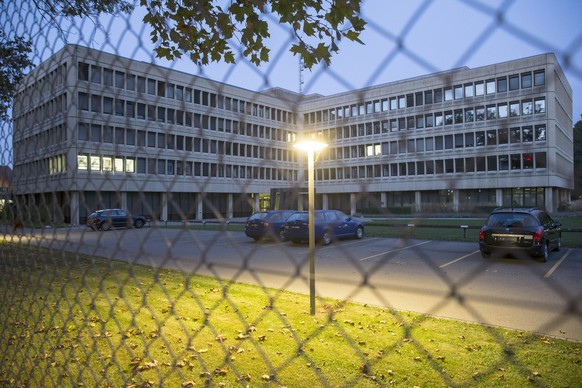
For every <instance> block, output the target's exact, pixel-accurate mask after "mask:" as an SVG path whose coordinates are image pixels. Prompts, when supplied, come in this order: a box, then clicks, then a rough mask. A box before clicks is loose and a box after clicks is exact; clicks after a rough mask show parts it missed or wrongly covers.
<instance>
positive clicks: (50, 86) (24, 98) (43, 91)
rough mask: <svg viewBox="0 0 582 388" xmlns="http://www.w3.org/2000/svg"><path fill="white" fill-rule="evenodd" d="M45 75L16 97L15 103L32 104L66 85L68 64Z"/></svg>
mask: <svg viewBox="0 0 582 388" xmlns="http://www.w3.org/2000/svg"><path fill="white" fill-rule="evenodd" d="M43 74H44V75H43V76H42V77H39V78H35V79H34V83H31V84H29V85H28V86H27V87H26V88H25V89H23V90H21V91H20V92H18V93H17V94H16V95H15V96H14V101H15V102H16V101H20V102H21V103H25V102H27V103H28V104H31V103H33V102H37V100H38V99H39V98H40V97H41V96H44V95H47V94H51V93H53V92H54V91H55V89H57V88H58V87H60V86H63V85H65V75H66V74H67V64H66V63H63V64H61V65H59V66H57V67H56V68H55V69H53V70H51V71H48V72H44V73H43Z"/></svg>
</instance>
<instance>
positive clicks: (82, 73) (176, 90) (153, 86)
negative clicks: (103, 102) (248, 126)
mask: <svg viewBox="0 0 582 388" xmlns="http://www.w3.org/2000/svg"><path fill="white" fill-rule="evenodd" d="M78 66H79V67H78V79H79V81H87V82H90V83H94V84H99V85H104V86H111V87H116V88H119V89H124V90H127V91H131V92H137V93H143V94H149V95H152V96H157V97H162V98H167V99H171V100H177V101H183V102H187V103H193V104H198V105H202V106H207V107H211V108H218V109H224V110H228V111H232V112H237V113H243V114H247V115H251V116H256V117H261V118H265V119H269V120H275V121H279V122H283V123H293V124H296V123H297V119H296V117H295V115H294V114H293V113H292V112H289V111H286V110H282V109H277V108H272V107H269V106H265V105H261V104H256V103H253V102H250V101H245V100H241V99H238V98H232V97H226V96H223V95H220V94H217V93H212V92H208V91H204V90H200V89H195V88H191V87H188V86H184V85H178V84H173V83H171V82H167V81H163V80H156V79H154V78H148V77H142V76H136V75H134V74H131V73H126V72H124V71H120V70H113V69H109V68H107V67H102V66H97V65H90V64H88V63H84V62H79V65H78Z"/></svg>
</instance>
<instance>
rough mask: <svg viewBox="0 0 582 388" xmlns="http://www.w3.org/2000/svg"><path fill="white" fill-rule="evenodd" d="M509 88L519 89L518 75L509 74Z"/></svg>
mask: <svg viewBox="0 0 582 388" xmlns="http://www.w3.org/2000/svg"><path fill="white" fill-rule="evenodd" d="M509 90H519V77H518V76H517V75H511V76H509Z"/></svg>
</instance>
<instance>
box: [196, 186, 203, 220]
mask: <svg viewBox="0 0 582 388" xmlns="http://www.w3.org/2000/svg"><path fill="white" fill-rule="evenodd" d="M203 214H204V201H203V200H202V194H200V193H197V194H196V220H198V221H202V218H203Z"/></svg>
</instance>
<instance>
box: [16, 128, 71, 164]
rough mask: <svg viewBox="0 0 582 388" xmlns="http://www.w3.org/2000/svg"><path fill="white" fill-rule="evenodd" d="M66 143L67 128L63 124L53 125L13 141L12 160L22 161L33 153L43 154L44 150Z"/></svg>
mask: <svg viewBox="0 0 582 388" xmlns="http://www.w3.org/2000/svg"><path fill="white" fill-rule="evenodd" d="M66 141H67V128H66V126H65V125H64V124H59V125H55V126H52V127H49V128H47V129H46V130H44V131H42V132H36V133H35V134H34V135H30V136H26V137H24V138H21V139H18V140H14V143H13V144H14V159H15V160H23V159H25V158H27V157H30V156H31V155H34V154H35V153H40V154H44V153H45V152H46V150H50V149H52V148H54V147H58V146H60V145H62V144H63V143H65V142H66Z"/></svg>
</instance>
